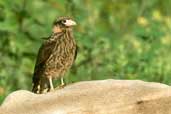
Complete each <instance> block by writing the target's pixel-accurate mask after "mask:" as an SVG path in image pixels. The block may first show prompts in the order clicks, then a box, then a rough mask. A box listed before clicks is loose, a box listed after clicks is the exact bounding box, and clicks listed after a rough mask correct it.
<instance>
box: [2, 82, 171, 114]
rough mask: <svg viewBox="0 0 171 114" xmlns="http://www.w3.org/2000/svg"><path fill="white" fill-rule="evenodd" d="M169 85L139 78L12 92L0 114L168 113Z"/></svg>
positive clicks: (170, 91)
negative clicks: (45, 90) (41, 91)
mask: <svg viewBox="0 0 171 114" xmlns="http://www.w3.org/2000/svg"><path fill="white" fill-rule="evenodd" d="M170 107H171V88H170V86H167V85H165V84H160V83H152V82H143V81H138V80H112V79H111V80H100V81H84V82H78V83H75V84H71V85H68V86H66V87H65V88H63V89H58V90H55V91H53V92H49V93H46V94H34V93H31V92H29V91H26V90H20V91H16V92H13V93H11V94H10V95H9V96H8V97H7V98H6V99H5V100H4V102H3V104H2V105H1V107H0V114H171V108H170Z"/></svg>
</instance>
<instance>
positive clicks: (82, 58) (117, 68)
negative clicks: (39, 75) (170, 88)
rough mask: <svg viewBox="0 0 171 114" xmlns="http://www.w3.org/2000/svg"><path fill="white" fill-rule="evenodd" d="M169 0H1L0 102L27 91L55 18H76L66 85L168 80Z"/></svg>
mask: <svg viewBox="0 0 171 114" xmlns="http://www.w3.org/2000/svg"><path fill="white" fill-rule="evenodd" d="M170 6H171V1H170V0H164V1H161V0H149V1H147V0H139V1H137V0H106V1H105V0H103V1H102V0H101V1H99V0H92V1H91V0H15V1H14V0H13V1H11V0H0V58H1V61H0V102H2V100H3V99H4V97H5V96H6V95H7V94H9V93H10V92H12V91H15V90H18V89H28V90H31V87H32V84H31V81H32V73H33V69H34V64H35V60H36V55H37V52H38V49H39V47H40V45H41V43H42V39H41V38H42V37H47V36H49V35H50V34H51V26H52V22H53V20H54V19H55V18H56V17H58V16H66V15H70V16H72V17H74V19H75V20H76V22H77V23H78V26H77V27H76V28H75V29H74V35H75V38H76V40H77V43H78V46H79V52H78V57H77V60H76V62H75V65H74V66H73V67H72V69H71V70H70V71H69V72H68V73H67V74H66V77H65V80H66V82H67V83H72V82H78V81H82V80H97V79H108V78H113V79H141V80H146V81H155V82H162V83H166V84H170V83H171V64H170V63H171V53H170V50H171V15H170V11H171V8H170Z"/></svg>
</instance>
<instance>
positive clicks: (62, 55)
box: [49, 36, 76, 69]
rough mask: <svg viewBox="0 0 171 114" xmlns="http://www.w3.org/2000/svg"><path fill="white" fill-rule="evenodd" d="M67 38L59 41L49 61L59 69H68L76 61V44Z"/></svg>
mask: <svg viewBox="0 0 171 114" xmlns="http://www.w3.org/2000/svg"><path fill="white" fill-rule="evenodd" d="M66 37H67V36H64V37H63V38H61V39H58V41H57V42H56V45H55V47H54V50H53V54H52V55H51V56H52V57H51V58H50V60H49V62H50V64H51V65H52V66H53V67H55V68H57V69H60V68H68V67H70V66H71V65H72V63H73V61H74V56H75V50H76V44H75V41H74V39H71V38H66Z"/></svg>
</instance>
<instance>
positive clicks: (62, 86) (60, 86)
mask: <svg viewBox="0 0 171 114" xmlns="http://www.w3.org/2000/svg"><path fill="white" fill-rule="evenodd" d="M65 86H66V84H61V85H59V86H57V87H56V88H55V89H62V88H64V87H65Z"/></svg>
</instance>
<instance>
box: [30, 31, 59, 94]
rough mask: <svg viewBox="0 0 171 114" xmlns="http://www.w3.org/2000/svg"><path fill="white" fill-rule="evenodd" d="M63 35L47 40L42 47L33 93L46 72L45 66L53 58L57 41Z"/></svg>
mask: <svg viewBox="0 0 171 114" xmlns="http://www.w3.org/2000/svg"><path fill="white" fill-rule="evenodd" d="M61 35H62V34H59V35H55V37H54V36H51V37H52V39H51V38H50V39H47V40H45V41H44V43H43V44H42V46H41V47H40V49H39V52H38V56H37V60H36V65H35V68H34V74H33V84H34V85H33V91H34V88H37V86H38V85H39V81H40V79H41V76H42V73H43V71H44V65H45V63H46V61H47V60H48V59H49V57H50V56H51V54H52V51H53V49H54V48H55V45H56V39H57V38H59V37H61Z"/></svg>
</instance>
